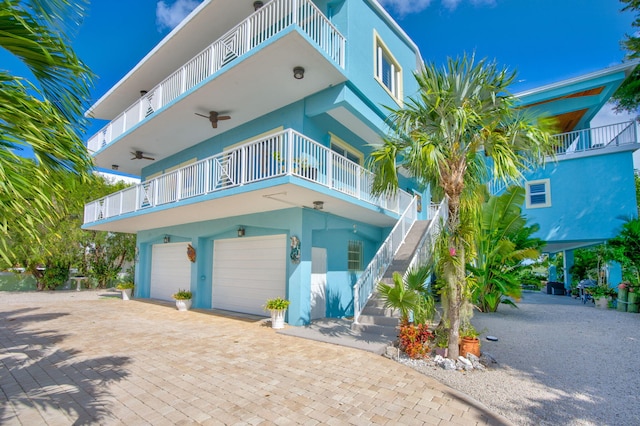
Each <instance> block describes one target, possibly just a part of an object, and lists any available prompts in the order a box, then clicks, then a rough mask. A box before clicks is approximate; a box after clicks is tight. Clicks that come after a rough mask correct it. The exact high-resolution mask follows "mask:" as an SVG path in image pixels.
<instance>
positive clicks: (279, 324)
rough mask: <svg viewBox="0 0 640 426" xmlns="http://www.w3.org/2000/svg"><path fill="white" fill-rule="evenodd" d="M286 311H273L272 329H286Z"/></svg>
mask: <svg viewBox="0 0 640 426" xmlns="http://www.w3.org/2000/svg"><path fill="white" fill-rule="evenodd" d="M285 311H286V309H271V328H284V313H285Z"/></svg>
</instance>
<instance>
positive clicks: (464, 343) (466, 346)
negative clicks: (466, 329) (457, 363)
mask: <svg viewBox="0 0 640 426" xmlns="http://www.w3.org/2000/svg"><path fill="white" fill-rule="evenodd" d="M459 350H460V356H464V357H466V356H467V354H468V353H471V354H474V355H475V356H478V357H479V356H480V339H472V338H469V337H463V338H462V339H461V340H460V345H459Z"/></svg>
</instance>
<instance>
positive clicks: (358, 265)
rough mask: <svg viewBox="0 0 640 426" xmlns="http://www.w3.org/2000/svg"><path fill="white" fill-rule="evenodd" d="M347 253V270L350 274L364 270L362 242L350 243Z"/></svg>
mask: <svg viewBox="0 0 640 426" xmlns="http://www.w3.org/2000/svg"><path fill="white" fill-rule="evenodd" d="M347 253H348V254H347V256H348V261H347V268H348V269H349V272H357V271H362V270H363V269H364V267H363V266H364V261H363V249H362V241H354V240H351V241H349V249H348V250H347Z"/></svg>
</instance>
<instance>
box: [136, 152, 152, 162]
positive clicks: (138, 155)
mask: <svg viewBox="0 0 640 426" xmlns="http://www.w3.org/2000/svg"><path fill="white" fill-rule="evenodd" d="M131 155H133V157H132V158H131V159H132V160H151V161H155V158H153V157H147V156H145V155H144V152H142V151H132V152H131Z"/></svg>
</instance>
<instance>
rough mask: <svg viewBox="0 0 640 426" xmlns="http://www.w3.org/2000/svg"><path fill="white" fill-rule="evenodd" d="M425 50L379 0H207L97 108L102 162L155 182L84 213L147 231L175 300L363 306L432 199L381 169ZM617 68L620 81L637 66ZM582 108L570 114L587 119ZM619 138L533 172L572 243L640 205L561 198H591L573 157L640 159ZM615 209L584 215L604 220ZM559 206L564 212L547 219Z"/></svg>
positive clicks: (152, 290) (165, 292)
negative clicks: (395, 113)
mask: <svg viewBox="0 0 640 426" xmlns="http://www.w3.org/2000/svg"><path fill="white" fill-rule="evenodd" d="M453 53H455V52H452V54H453ZM421 63H422V58H421V56H420V52H419V50H418V48H417V47H416V45H415V44H414V43H413V42H412V41H411V40H410V39H409V38H408V36H407V35H406V34H405V33H404V32H403V30H402V29H401V28H400V27H399V26H398V25H397V23H395V22H394V21H393V20H392V18H391V17H390V16H389V15H388V14H387V13H386V12H385V11H384V9H383V8H382V7H381V6H380V5H379V4H378V2H377V1H375V0H348V1H347V0H343V1H325V0H317V1H310V0H271V1H265V2H264V3H263V2H252V1H238V0H234V1H230V0H228V1H211V0H209V1H207V0H205V1H204V2H203V3H202V4H201V5H200V6H198V7H197V8H196V9H195V10H194V11H193V12H192V13H191V14H190V15H189V16H188V17H187V18H186V19H185V20H184V21H183V22H182V23H181V24H180V25H179V26H178V27H177V28H175V29H174V30H173V31H172V32H171V33H170V34H169V35H168V36H167V37H166V38H165V39H164V40H163V41H162V42H161V43H160V44H158V45H157V46H156V47H155V48H154V49H153V50H152V51H151V52H150V53H149V54H148V55H147V56H146V57H145V58H143V59H142V60H141V61H140V63H138V65H136V66H135V67H134V68H133V69H132V70H131V71H130V72H129V73H128V74H127V75H126V76H125V77H123V78H122V80H121V81H119V82H118V83H117V84H116V85H115V86H114V87H113V88H111V89H110V90H109V91H108V92H107V93H106V94H105V95H104V96H103V97H102V98H101V99H100V100H99V101H98V102H96V104H95V105H93V106H92V107H91V109H90V110H89V112H88V113H87V114H88V115H89V116H91V117H95V118H100V119H106V120H109V121H110V122H109V124H107V126H105V127H104V128H103V129H102V130H101V131H100V132H98V133H97V134H96V135H94V136H93V137H91V139H89V141H88V143H87V145H88V149H89V150H90V151H91V152H92V154H93V157H94V159H95V162H96V165H97V166H99V167H103V168H113V169H117V170H119V171H121V172H126V173H129V174H133V175H139V176H141V179H142V183H141V184H139V185H136V186H133V187H131V188H129V189H126V190H124V191H120V192H118V193H115V194H112V195H110V196H108V197H105V198H103V199H100V200H97V201H95V202H92V203H89V204H87V205H86V206H85V220H84V222H85V225H84V227H85V228H86V229H96V230H108V231H114V232H129V233H135V234H137V241H138V243H137V244H138V258H137V264H136V296H137V297H140V298H154V299H164V300H170V297H171V294H173V293H174V292H175V291H177V290H178V289H179V288H188V289H191V290H192V291H193V292H194V306H195V307H197V308H202V309H223V310H230V311H237V312H246V313H252V314H264V312H263V308H262V307H263V305H264V303H265V301H266V299H268V298H271V297H275V296H284V297H287V298H288V299H289V300H291V302H292V303H291V306H290V307H289V311H288V318H287V321H288V323H290V324H293V325H302V324H306V323H308V322H309V321H310V320H312V319H315V318H322V317H325V316H330V317H340V316H351V315H356V316H357V315H358V313H359V310H360V308H361V305H362V304H363V301H366V298H367V297H368V290H367V291H363V290H360V291H355V292H354V285H356V282H357V281H358V280H360V281H358V283H357V285H358V288H361V287H362V282H363V280H364V279H365V278H366V277H368V278H366V279H367V280H368V282H369V288H370V283H371V282H374V281H375V277H376V276H377V275H376V274H379V273H380V270H381V269H383V268H382V267H380V263H375V264H373V265H370V262H371V260H372V259H374V257H375V259H376V262H380V258H381V257H385V258H388V257H389V256H388V255H386V254H385V253H386V252H385V250H387V244H391V245H393V246H394V247H393V249H389V250H391V252H393V250H395V248H396V247H397V245H398V244H400V243H401V241H402V238H404V235H406V232H407V231H408V229H409V226H410V225H411V223H412V222H413V221H414V220H416V219H426V218H428V215H429V213H428V212H429V211H431V210H432V209H429V208H426V207H428V205H429V200H430V197H429V194H428V193H425V192H424V191H423V190H421V189H419V186H418V185H416V183H415V182H414V181H412V180H410V179H404V180H403V181H402V182H401V187H402V188H403V189H404V191H400V193H399V194H398V196H397V197H395V198H386V197H374V196H372V195H371V193H370V190H369V189H370V185H371V180H372V177H371V174H370V173H369V172H368V171H367V170H366V167H365V166H366V161H367V158H368V155H369V154H370V152H371V146H372V145H376V144H379V143H380V142H381V141H382V137H383V136H384V135H385V134H386V132H387V128H386V126H385V124H384V120H385V116H386V112H385V111H386V109H385V106H391V107H396V108H397V107H401V106H402V105H403V101H404V100H405V99H406V97H407V96H408V95H411V94H413V93H415V92H416V90H417V86H416V83H415V80H414V78H413V75H412V73H413V71H414V70H415V69H417V67H419V66H420V64H421ZM626 72H627V71H626V69H625V70H621V71H620V72H619V74H621V75H622V74H625V73H626ZM603 75H604V74H603ZM594 78H595V77H594ZM603 79H605V80H606V78H604V77H603ZM621 81H622V80H620V82H621ZM603 84H605V86H606V88H607V89H606V90H607V91H610V90H612V89H613V88H614V86H615V85H617V84H619V82H617V83H611V84H609V83H604V82H603ZM569 86H571V84H570V83H567V92H566V94H565V93H564V92H562V89H561V88H558V90H557V91H555V92H554V90H555V88H553V87H549V88H543V89H541V90H543V91H545V93H547V95H544V94H541V95H540V96H538V95H537V92H534V91H532V92H530V93H527V94H523V99H524V101H525V104H527V105H529V106H530V107H533V105H534V104H540V105H542V102H545V101H548V100H549V99H551V98H554V97H558V98H561V97H571V93H574V92H571V90H573V89H570V88H569ZM575 87H576V88H577V89H576V90H578V91H580V90H582V91H585V90H587V89H582V88H581V87H582V86H580V84H579V82H577V81H576V82H575ZM607 93H608V94H609V95H610V93H609V92H607ZM536 96H538V97H536ZM587 98H589V100H591V99H592V96H586V97H585V98H584V99H587ZM554 104H555V103H554ZM556 111H558V112H556ZM560 112H563V110H561V109H558V110H554V111H553V113H554V114H555V113H560ZM563 113H564V112H563ZM590 114H591V113H590V112H589V114H588V115H583V117H588V119H590V118H591V115H590ZM576 124H577V123H574V124H573V125H572V126H571V127H567V130H574V129H581V128H583V127H576ZM579 124H581V125H587V124H588V121H587V122H582V121H580V123H579ZM593 145H594V144H593V143H591V145H590V146H591V147H593ZM633 145H634V146H635V139H634V141H633ZM580 146H582V145H580ZM576 150H579V149H578V148H576ZM605 152H606V153H607V154H608V152H609V149H608V147H604V148H602V149H601V150H598V151H597V152H596V150H592V151H589V153H584V154H578V153H576V154H574V156H576V157H577V156H581V159H580V160H574V161H573V162H572V161H559V162H558V163H556V164H550V165H549V166H548V168H547V170H548V172H547V173H550V174H551V175H552V177H551V180H550V181H549V182H550V183H548V182H547V181H545V179H546V176H548V174H541V175H537V176H534V177H532V179H534V180H533V181H530V182H529V183H528V186H527V187H528V188H530V190H532V191H533V192H534V193H536V191H537V189H536V188H538V187H537V186H534V184H535V183H536V182H543V184H544V185H547V184H548V185H549V187H550V188H551V190H552V191H551V195H553V198H552V199H551V198H549V200H551V207H548V208H546V209H542V208H540V209H531V210H528V213H530V216H531V217H532V218H533V219H534V220H535V221H538V222H540V223H541V225H543V231H542V233H543V234H544V235H545V237H549V238H550V242H553V244H562V243H563V241H570V244H571V245H570V246H566V248H570V249H571V248H575V247H578V246H579V245H582V244H586V243H593V242H594V241H596V240H601V239H602V238H608V237H610V236H611V235H610V234H611V232H612V229H613V227H614V223H613V222H612V220H613V219H612V218H614V217H616V216H618V215H620V214H626V213H629V209H627V208H617V209H616V210H615V213H612V212H611V211H609V212H608V213H609V214H608V215H606V217H605V218H604V220H605V221H606V226H607V232H606V233H605V232H603V233H598V234H597V235H596V234H595V233H594V235H590V234H586V233H585V232H586V231H589V230H591V229H592V228H593V226H591V225H586V226H582V225H577V224H574V223H567V222H570V221H568V220H567V219H566V218H565V219H563V220H560V216H557V215H556V214H550V213H548V212H550V211H552V210H556V209H560V208H561V207H562V206H564V205H569V206H571V205H574V204H572V199H571V198H564V197H565V195H564V194H563V193H562V190H561V189H560V183H558V184H556V183H555V177H556V176H558V175H559V174H560V171H561V170H562V173H563V174H564V173H569V172H570V171H569V169H570V167H567V170H568V171H564V170H565V168H564V167H563V165H564V164H565V163H566V164H567V165H571V164H572V163H577V162H580V163H582V162H583V161H585V162H586V163H585V164H584V166H580V165H578V164H577V165H576V166H575V167H574V168H575V169H577V170H580V169H581V167H584V168H587V167H588V168H590V169H592V168H594V167H596V166H595V165H593V164H590V163H588V162H589V161H595V162H598V161H600V160H598V159H599V158H600V157H603V158H604V157H607V158H609V157H610V158H612V159H614V161H613V163H611V164H612V165H613V164H616V165H624V166H625V167H631V165H630V163H629V164H627V162H626V160H623V159H622V157H624V158H627V155H628V158H629V161H630V158H631V157H630V156H631V151H630V150H624V149H616V150H615V152H613V153H611V155H609V154H608V155H607V156H604V155H600V153H605ZM564 155H565V156H566V157H567V158H568V157H569V155H570V154H569V152H567V153H566V154H564ZM617 156H620V157H621V158H620V159H618V158H617ZM582 157H584V158H582ZM559 158H560V156H559ZM603 161H604V160H603ZM598 167H604V168H605V169H607V174H608V176H611V174H612V173H614V172H613V170H611V168H613V166H598ZM555 170H557V172H556V171H555ZM599 173H600V172H599ZM626 173H627V171H625V170H621V169H620V170H618V171H616V172H615V174H616V176H618V174H619V178H616V179H620V180H622V181H623V182H620V184H619V185H618V184H616V185H615V188H616V191H618V190H620V188H622V186H623V184H624V185H627V184H629V182H631V185H632V184H633V171H632V169H629V170H628V173H629V175H628V176H627V174H626ZM583 176H586V174H582V173H581V174H579V175H577V177H576V176H574V177H573V178H571V179H568V180H566V181H564V182H565V184H567V185H569V186H571V187H573V189H572V188H568V193H569V195H568V196H572V197H575V196H576V195H582V192H580V191H578V190H576V189H575V185H576V184H577V183H576V180H577V179H578V178H579V179H582V177H583ZM600 177H601V175H600ZM601 180H603V179H598V181H601ZM545 182H547V183H545ZM559 182H560V181H559ZM556 186H558V187H556ZM545 188H546V186H545ZM607 188H608V187H607ZM591 189H593V188H591ZM608 191H609V190H605V194H606V193H607V192H608ZM536 194H537V193H536ZM546 194H549V191H547V192H546ZM634 194H635V193H633V191H632V193H631V199H629V200H627V199H626V197H627V189H626V188H625V190H624V192H623V193H622V194H621V195H620V196H619V197H620V198H618V196H615V197H614V198H615V200H618V199H619V200H622V199H624V200H625V202H626V203H628V204H629V205H631V204H633V205H635V195H634ZM415 195H419V196H420V197H414V196H415ZM533 195H535V194H533ZM533 195H532V197H533ZM561 196H562V197H563V198H560V197H561ZM418 200H421V201H420V202H418ZM535 200H538V198H535ZM535 200H534V203H536V202H537V201H535ZM613 201H614V200H611V202H609V201H607V205H610V204H611V203H612V202H613ZM422 204H424V208H422ZM547 204H548V202H547ZM587 204H588V203H587ZM534 207H540V206H534ZM618 207H620V206H619V205H618ZM605 209H606V207H605V206H602V207H598V210H597V212H594V213H593V214H589V215H586V212H584V213H585V214H582V216H585V215H586V216H588V220H589V221H592V220H595V219H597V218H598V216H599V213H598V212H600V211H603V210H605ZM533 212H539V214H538V216H537V217H534V214H533ZM545 214H546V216H545ZM603 215H604V213H603ZM571 216H572V217H573V218H575V219H576V220H577V219H579V218H580V217H581V215H580V214H578V213H571ZM586 216H585V217H586ZM545 218H546V219H545ZM553 220H555V221H556V222H557V223H558V224H559V225H563V228H561V229H558V230H557V231H553V232H552V231H546V229H547V228H546V227H547V226H551V227H552V226H556V225H555V224H556V222H552V221H553ZM545 221H547V222H548V223H547V222H545ZM565 225H567V226H565ZM394 227H395V228H394ZM392 230H393V231H392ZM605 234H606V235H605ZM585 235H586V236H585ZM390 236H392V237H390ZM385 241H386V242H385ZM298 242H299V245H298V244H297V243H298ZM189 246H191V247H193V249H194V250H195V253H196V256H195V259H193V261H191V260H190V259H189V258H188V257H187V248H189ZM381 247H382V248H381ZM557 247H559V249H564V248H565V246H560V245H558V246H557ZM381 253H382V255H381ZM386 260H388V259H386ZM386 260H385V261H386ZM367 265H370V266H369V267H367ZM363 271H364V272H363ZM354 293H356V294H357V295H356V296H355V297H354ZM354 305H355V309H354Z"/></svg>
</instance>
